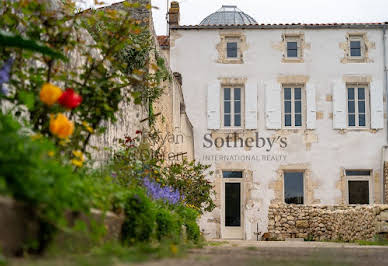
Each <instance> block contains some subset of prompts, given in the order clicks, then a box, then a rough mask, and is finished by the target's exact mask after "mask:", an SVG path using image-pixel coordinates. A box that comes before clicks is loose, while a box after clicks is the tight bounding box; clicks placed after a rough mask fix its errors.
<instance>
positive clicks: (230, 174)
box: [222, 171, 243, 178]
mask: <svg viewBox="0 0 388 266" xmlns="http://www.w3.org/2000/svg"><path fill="white" fill-rule="evenodd" d="M222 177H223V178H242V177H243V173H242V172H241V171H223V172H222Z"/></svg>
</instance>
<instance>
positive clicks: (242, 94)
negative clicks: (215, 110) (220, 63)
mask: <svg viewBox="0 0 388 266" xmlns="http://www.w3.org/2000/svg"><path fill="white" fill-rule="evenodd" d="M226 88H230V89H231V93H230V94H231V95H230V96H231V97H230V102H231V105H230V124H231V126H225V123H224V122H225V117H224V115H225V112H224V104H225V102H224V94H225V89H226ZM235 89H240V109H241V110H240V111H241V112H240V115H241V125H240V126H234V116H235V112H234V90H235ZM220 95H221V99H220V101H221V105H220V106H221V112H220V114H221V119H220V120H221V129H243V128H244V127H245V87H244V86H242V85H241V86H240V85H232V86H225V85H223V86H222V87H221V93H220Z"/></svg>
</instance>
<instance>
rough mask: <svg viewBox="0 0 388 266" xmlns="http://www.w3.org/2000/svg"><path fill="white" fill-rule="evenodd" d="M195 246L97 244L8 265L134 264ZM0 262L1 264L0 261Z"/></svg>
mask: <svg viewBox="0 0 388 266" xmlns="http://www.w3.org/2000/svg"><path fill="white" fill-rule="evenodd" d="M193 247H197V245H194V244H191V243H188V244H187V245H186V244H185V245H176V244H173V243H171V242H161V243H158V244H156V243H155V244H149V243H144V244H137V245H136V246H131V247H127V246H123V245H121V244H120V243H117V242H114V243H107V244H104V245H102V246H100V247H95V248H92V249H91V250H90V251H89V252H88V253H78V254H77V253H70V252H59V253H57V254H56V255H54V254H50V255H46V256H43V257H26V258H22V259H11V260H10V261H9V264H8V265H9V266H19V265H20V266H70V265H71V266H106V265H114V264H116V263H134V262H144V261H149V260H157V259H162V258H168V257H183V256H184V255H185V254H186V253H187V249H188V248H193ZM0 265H1V264H0Z"/></svg>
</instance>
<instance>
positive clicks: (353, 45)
mask: <svg viewBox="0 0 388 266" xmlns="http://www.w3.org/2000/svg"><path fill="white" fill-rule="evenodd" d="M363 44H364V42H363V38H362V36H357V35H355V36H349V48H350V57H357V58H359V57H362V56H363V49H362V48H363Z"/></svg>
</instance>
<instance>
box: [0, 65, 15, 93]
mask: <svg viewBox="0 0 388 266" xmlns="http://www.w3.org/2000/svg"><path fill="white" fill-rule="evenodd" d="M12 65H13V58H12V57H10V58H8V60H7V61H6V62H5V63H4V65H3V67H2V68H1V69H0V93H2V94H4V95H7V94H8V90H7V89H6V88H4V86H3V84H4V83H8V82H9V77H10V74H11V68H12Z"/></svg>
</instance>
